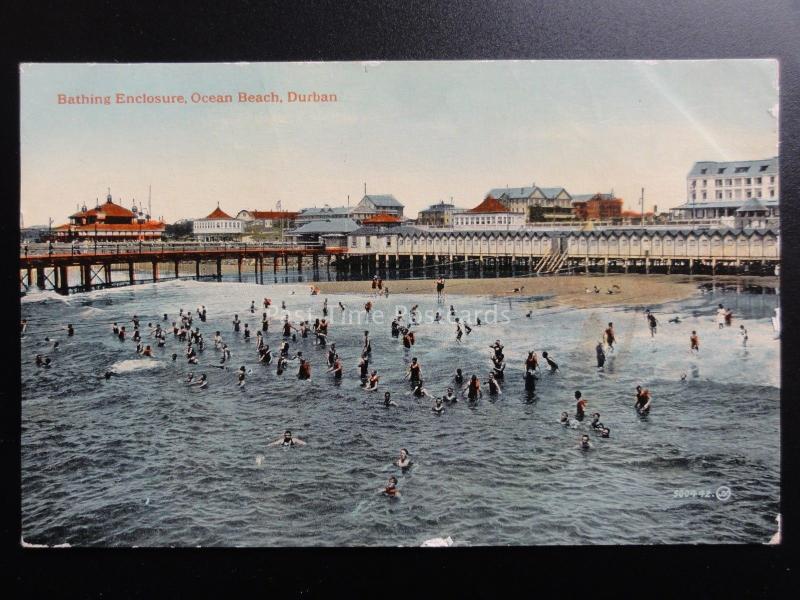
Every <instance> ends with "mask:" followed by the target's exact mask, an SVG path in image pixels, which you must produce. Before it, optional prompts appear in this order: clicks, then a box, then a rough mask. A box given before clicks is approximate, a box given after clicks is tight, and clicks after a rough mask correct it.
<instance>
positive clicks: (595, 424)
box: [590, 412, 603, 429]
mask: <svg viewBox="0 0 800 600" xmlns="http://www.w3.org/2000/svg"><path fill="white" fill-rule="evenodd" d="M590 425H591V427H592V429H602V428H603V424H602V423H601V422H600V413H598V412H596V413H592V422H591V423H590Z"/></svg>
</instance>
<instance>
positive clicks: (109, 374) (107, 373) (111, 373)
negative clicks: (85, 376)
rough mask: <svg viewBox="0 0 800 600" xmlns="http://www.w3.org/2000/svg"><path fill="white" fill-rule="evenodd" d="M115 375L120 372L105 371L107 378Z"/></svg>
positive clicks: (104, 374) (104, 375)
mask: <svg viewBox="0 0 800 600" xmlns="http://www.w3.org/2000/svg"><path fill="white" fill-rule="evenodd" d="M114 375H119V373H115V372H114V371H106V372H105V373H103V377H105V378H106V379H111V377H112V376H114Z"/></svg>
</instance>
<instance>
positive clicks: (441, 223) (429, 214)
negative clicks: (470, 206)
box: [417, 202, 467, 227]
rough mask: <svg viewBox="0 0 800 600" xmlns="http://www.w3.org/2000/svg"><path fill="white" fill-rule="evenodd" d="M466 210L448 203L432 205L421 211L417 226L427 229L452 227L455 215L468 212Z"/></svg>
mask: <svg viewBox="0 0 800 600" xmlns="http://www.w3.org/2000/svg"><path fill="white" fill-rule="evenodd" d="M466 210H467V209H466V208H458V207H457V206H455V205H453V204H448V203H446V202H439V203H438V204H431V205H430V206H429V207H428V208H426V209H424V210H421V211H419V215H418V216H417V224H418V225H424V226H426V227H450V226H451V225H452V224H453V215H456V214H459V213H463V212H466Z"/></svg>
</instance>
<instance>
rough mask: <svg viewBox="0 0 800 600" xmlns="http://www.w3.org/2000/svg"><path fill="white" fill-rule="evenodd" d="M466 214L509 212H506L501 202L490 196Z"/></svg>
mask: <svg viewBox="0 0 800 600" xmlns="http://www.w3.org/2000/svg"><path fill="white" fill-rule="evenodd" d="M467 212H468V213H507V212H511V211H510V210H508V209H507V208H506V207H505V206H504V205H503V203H502V202H500V201H499V200H497V199H495V198H494V196H492V195H491V194H490V195H489V196H487V197H486V199H485V200H484V201H483V202H481V203H480V204H478V206H476V207H475V208H471V209H469V210H468V211H467Z"/></svg>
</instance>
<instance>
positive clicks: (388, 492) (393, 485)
mask: <svg viewBox="0 0 800 600" xmlns="http://www.w3.org/2000/svg"><path fill="white" fill-rule="evenodd" d="M378 493H380V494H383V495H384V496H388V497H389V498H397V497H399V496H400V490H398V489H397V477H395V476H394V475H392V476H391V477H389V483H388V484H387V485H386V487H385V488H383V489H382V490H380V492H378Z"/></svg>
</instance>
